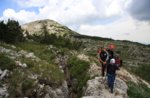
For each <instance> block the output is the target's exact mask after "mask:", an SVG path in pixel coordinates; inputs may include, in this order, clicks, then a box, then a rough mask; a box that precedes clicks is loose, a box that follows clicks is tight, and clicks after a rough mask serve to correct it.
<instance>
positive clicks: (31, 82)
mask: <svg viewBox="0 0 150 98" xmlns="http://www.w3.org/2000/svg"><path fill="white" fill-rule="evenodd" d="M21 27H22V29H23V32H22V33H23V34H24V40H22V41H19V42H15V43H8V42H7V40H8V39H6V40H5V39H4V40H0V98H149V97H150V94H149V92H150V76H149V71H150V52H149V51H150V46H149V45H144V44H140V43H135V42H130V41H119V40H113V39H108V38H101V37H91V36H85V35H80V34H78V33H76V32H74V31H72V30H71V29H69V28H68V27H66V26H63V25H61V24H59V23H57V22H55V21H53V20H49V19H46V20H37V21H34V22H30V23H26V24H24V25H22V26H21ZM25 32H26V33H25ZM27 32H28V33H27ZM25 34H28V36H25ZM66 36H67V37H66ZM4 38H5V37H4ZM5 41H6V42H5ZM14 41H16V40H14ZM111 43H113V44H115V46H116V48H115V50H114V53H115V55H117V56H119V57H120V58H121V59H122V60H123V65H122V67H121V68H120V70H118V71H117V73H116V74H117V75H116V80H115V85H114V92H113V93H111V92H110V88H109V87H108V85H107V77H106V75H105V77H102V76H101V64H100V63H99V62H98V58H97V49H98V48H99V47H102V46H103V47H104V48H107V47H108V45H109V44H111Z"/></svg>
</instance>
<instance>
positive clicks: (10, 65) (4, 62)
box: [0, 54, 15, 70]
mask: <svg viewBox="0 0 150 98" xmlns="http://www.w3.org/2000/svg"><path fill="white" fill-rule="evenodd" d="M14 68H15V62H14V61H13V60H11V59H10V58H8V57H6V56H4V55H3V54H0V69H2V70H4V69H8V70H13V69H14Z"/></svg>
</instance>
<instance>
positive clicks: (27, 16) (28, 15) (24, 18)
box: [1, 9, 37, 23]
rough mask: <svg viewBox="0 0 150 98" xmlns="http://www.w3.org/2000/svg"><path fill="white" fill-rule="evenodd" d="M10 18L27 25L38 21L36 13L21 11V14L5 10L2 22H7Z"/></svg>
mask: <svg viewBox="0 0 150 98" xmlns="http://www.w3.org/2000/svg"><path fill="white" fill-rule="evenodd" d="M8 18H11V19H16V20H18V21H19V22H21V23H25V22H29V21H31V20H36V19H37V17H36V14H35V12H30V11H26V10H20V11H19V12H16V11H15V10H13V9H5V10H4V12H3V16H2V17H1V20H2V19H4V20H5V19H8Z"/></svg>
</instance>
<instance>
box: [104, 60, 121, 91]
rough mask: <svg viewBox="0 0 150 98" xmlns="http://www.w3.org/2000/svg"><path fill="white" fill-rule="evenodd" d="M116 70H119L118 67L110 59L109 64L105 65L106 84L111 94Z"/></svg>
mask: <svg viewBox="0 0 150 98" xmlns="http://www.w3.org/2000/svg"><path fill="white" fill-rule="evenodd" d="M116 70H119V67H118V66H117V64H116V63H115V59H114V58H112V59H110V63H109V64H108V65H107V83H108V87H109V88H110V91H111V93H113V88H114V81H115V77H116Z"/></svg>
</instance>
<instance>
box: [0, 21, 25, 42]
mask: <svg viewBox="0 0 150 98" xmlns="http://www.w3.org/2000/svg"><path fill="white" fill-rule="evenodd" d="M0 35H1V37H0V40H2V41H4V42H6V43H16V42H20V41H24V40H25V38H24V36H23V30H22V29H21V26H20V25H19V22H18V21H15V20H10V19H8V21H7V23H6V24H5V23H4V22H3V21H1V22H0Z"/></svg>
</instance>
